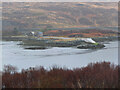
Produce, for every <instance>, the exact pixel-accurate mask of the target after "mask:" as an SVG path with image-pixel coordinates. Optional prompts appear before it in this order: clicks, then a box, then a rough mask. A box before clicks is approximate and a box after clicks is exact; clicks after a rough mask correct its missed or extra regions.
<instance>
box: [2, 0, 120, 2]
mask: <svg viewBox="0 0 120 90" xmlns="http://www.w3.org/2000/svg"><path fill="white" fill-rule="evenodd" d="M0 1H2V2H118V1H120V0H0Z"/></svg>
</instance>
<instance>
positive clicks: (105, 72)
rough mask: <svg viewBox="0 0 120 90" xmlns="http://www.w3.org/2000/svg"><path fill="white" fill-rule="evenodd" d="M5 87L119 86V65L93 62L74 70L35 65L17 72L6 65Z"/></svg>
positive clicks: (4, 73) (4, 72) (3, 83)
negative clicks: (48, 68) (45, 67)
mask: <svg viewBox="0 0 120 90" xmlns="http://www.w3.org/2000/svg"><path fill="white" fill-rule="evenodd" d="M2 79H3V82H2V86H3V88H118V86H119V85H118V66H116V65H114V64H110V62H99V63H91V64H89V65H88V66H86V67H83V68H76V69H73V70H70V69H67V68H59V67H57V66H54V67H52V68H51V69H50V70H46V69H44V67H35V68H29V69H26V70H22V71H21V72H17V69H16V68H15V67H13V66H10V65H9V66H5V67H4V71H3V76H2Z"/></svg>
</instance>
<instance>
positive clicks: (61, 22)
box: [2, 2, 118, 30]
mask: <svg viewBox="0 0 120 90" xmlns="http://www.w3.org/2000/svg"><path fill="white" fill-rule="evenodd" d="M117 12H118V7H117V3H52V2H51V3H33V2H32V3H26V2H24V3H16V2H14V3H13V2H11V3H3V9H2V16H3V18H2V19H3V20H2V21H3V22H2V23H3V30H13V29H14V28H18V29H30V28H40V29H44V28H79V27H109V26H110V27H115V26H117V24H118V13H117Z"/></svg>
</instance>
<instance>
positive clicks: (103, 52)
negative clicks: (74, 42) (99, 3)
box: [0, 41, 118, 69]
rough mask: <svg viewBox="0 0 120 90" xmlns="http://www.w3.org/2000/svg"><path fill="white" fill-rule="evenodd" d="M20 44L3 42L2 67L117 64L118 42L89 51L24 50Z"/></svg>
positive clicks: (68, 66)
mask: <svg viewBox="0 0 120 90" xmlns="http://www.w3.org/2000/svg"><path fill="white" fill-rule="evenodd" d="M19 43H20V42H13V41H10V42H5V41H3V42H2V43H0V45H2V66H4V65H8V64H10V65H14V66H17V67H18V69H23V68H24V69H26V68H29V67H34V66H44V67H45V68H49V67H51V66H53V65H58V66H60V67H67V68H69V69H73V68H77V67H83V66H86V65H88V64H89V63H91V62H100V61H109V62H111V63H114V64H118V42H117V41H116V42H110V43H109V44H105V46H106V47H105V48H104V49H100V50H89V49H77V48H58V47H54V48H51V49H46V50H25V49H24V48H23V47H22V46H20V45H17V44H19Z"/></svg>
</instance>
